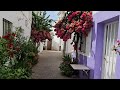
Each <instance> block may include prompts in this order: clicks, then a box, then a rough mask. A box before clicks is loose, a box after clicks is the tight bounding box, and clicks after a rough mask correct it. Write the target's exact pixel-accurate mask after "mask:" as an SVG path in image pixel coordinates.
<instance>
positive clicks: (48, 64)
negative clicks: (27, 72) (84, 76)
mask: <svg viewBox="0 0 120 90" xmlns="http://www.w3.org/2000/svg"><path fill="white" fill-rule="evenodd" d="M61 62H62V53H61V51H43V52H42V53H40V54H39V62H38V64H37V65H35V66H34V67H33V75H32V78H33V79H71V78H69V77H65V76H63V75H61V73H60V69H59V65H60V63H61Z"/></svg>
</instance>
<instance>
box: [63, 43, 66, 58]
mask: <svg viewBox="0 0 120 90" xmlns="http://www.w3.org/2000/svg"><path fill="white" fill-rule="evenodd" d="M65 51H66V42H64V48H63V56H65Z"/></svg>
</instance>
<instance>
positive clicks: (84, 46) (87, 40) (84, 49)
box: [78, 30, 92, 56]
mask: <svg viewBox="0 0 120 90" xmlns="http://www.w3.org/2000/svg"><path fill="white" fill-rule="evenodd" d="M81 36H82V37H81V39H79V46H80V47H78V48H79V53H80V54H83V55H85V56H90V50H91V39H92V37H91V36H92V30H91V31H90V33H89V34H88V36H87V37H85V36H84V35H81ZM80 42H81V43H80Z"/></svg>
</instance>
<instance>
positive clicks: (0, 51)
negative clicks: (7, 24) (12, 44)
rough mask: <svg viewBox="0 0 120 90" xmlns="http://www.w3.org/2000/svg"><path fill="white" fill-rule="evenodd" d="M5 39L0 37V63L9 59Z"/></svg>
mask: <svg viewBox="0 0 120 90" xmlns="http://www.w3.org/2000/svg"><path fill="white" fill-rule="evenodd" d="M6 43H7V41H6V40H5V39H3V38H0V64H1V65H3V64H5V62H6V61H7V60H8V59H9V57H8V52H7V48H6Z"/></svg>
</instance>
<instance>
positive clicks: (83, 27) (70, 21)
mask: <svg viewBox="0 0 120 90" xmlns="http://www.w3.org/2000/svg"><path fill="white" fill-rule="evenodd" d="M92 24H93V17H92V11H66V13H65V15H64V17H63V18H62V19H61V20H59V21H58V22H57V23H56V24H55V26H54V27H55V30H54V31H55V32H56V35H57V36H58V37H60V38H61V39H63V41H64V42H66V41H67V40H68V39H71V35H72V34H74V38H73V41H72V43H71V44H74V45H73V46H74V49H75V50H76V60H77V59H78V50H77V48H78V47H80V48H81V44H82V35H84V37H87V36H88V34H89V32H90V30H91V27H92ZM79 40H80V41H81V42H80V45H79V46H78V42H79Z"/></svg>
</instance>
